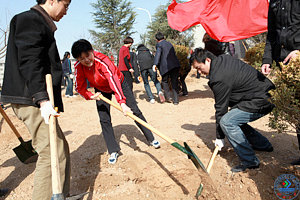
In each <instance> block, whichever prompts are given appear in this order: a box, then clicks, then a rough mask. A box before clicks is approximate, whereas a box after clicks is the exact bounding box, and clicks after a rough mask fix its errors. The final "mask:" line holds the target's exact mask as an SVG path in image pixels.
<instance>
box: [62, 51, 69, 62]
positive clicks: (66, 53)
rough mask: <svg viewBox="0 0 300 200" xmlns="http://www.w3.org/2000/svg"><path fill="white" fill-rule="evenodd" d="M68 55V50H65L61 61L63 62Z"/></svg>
mask: <svg viewBox="0 0 300 200" xmlns="http://www.w3.org/2000/svg"><path fill="white" fill-rule="evenodd" d="M69 55H70V52H68V51H66V52H65V54H64V57H63V59H62V61H63V62H64V61H65V60H66V59H67V58H68V56H69Z"/></svg>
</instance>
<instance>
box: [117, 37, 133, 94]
mask: <svg viewBox="0 0 300 200" xmlns="http://www.w3.org/2000/svg"><path fill="white" fill-rule="evenodd" d="M123 42H124V45H123V46H122V47H121V49H120V51H119V65H118V68H119V70H120V71H121V72H122V74H123V75H124V77H125V79H126V82H127V84H128V86H129V88H130V90H131V91H132V89H133V84H132V82H133V79H132V74H131V73H134V69H133V67H132V65H131V63H130V53H129V49H130V47H131V45H132V44H133V39H132V38H131V37H126V38H125V39H124V41H123Z"/></svg>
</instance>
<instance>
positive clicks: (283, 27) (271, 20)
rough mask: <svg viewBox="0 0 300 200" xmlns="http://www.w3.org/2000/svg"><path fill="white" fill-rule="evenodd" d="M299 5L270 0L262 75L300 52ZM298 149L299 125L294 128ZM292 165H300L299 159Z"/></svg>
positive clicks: (296, 0) (286, 1)
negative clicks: (272, 66) (274, 64)
mask: <svg viewBox="0 0 300 200" xmlns="http://www.w3.org/2000/svg"><path fill="white" fill-rule="evenodd" d="M299 16H300V3H299V1H298V0H271V1H270V3H269V13H268V35H267V40H266V46H265V52H264V56H263V65H262V67H261V70H262V73H263V74H266V75H267V74H269V73H270V71H271V64H272V62H273V60H274V61H275V62H276V63H277V65H279V62H283V64H287V63H288V62H289V61H290V60H291V59H293V58H295V57H296V56H297V55H298V54H299V50H300V17H299ZM296 132H297V138H298V145H299V149H300V124H298V126H297V127H296ZM291 164H292V165H300V158H299V159H297V160H295V161H293V162H292V163H291Z"/></svg>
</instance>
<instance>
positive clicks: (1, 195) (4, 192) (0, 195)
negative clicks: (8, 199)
mask: <svg viewBox="0 0 300 200" xmlns="http://www.w3.org/2000/svg"><path fill="white" fill-rule="evenodd" d="M8 192H9V189H6V188H3V189H0V197H4V196H5V195H7V193H8Z"/></svg>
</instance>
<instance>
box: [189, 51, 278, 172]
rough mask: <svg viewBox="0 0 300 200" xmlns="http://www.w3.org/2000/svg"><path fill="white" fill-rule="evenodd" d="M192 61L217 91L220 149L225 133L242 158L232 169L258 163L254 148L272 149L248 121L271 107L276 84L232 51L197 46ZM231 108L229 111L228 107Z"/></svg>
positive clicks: (237, 170) (214, 91)
mask: <svg viewBox="0 0 300 200" xmlns="http://www.w3.org/2000/svg"><path fill="white" fill-rule="evenodd" d="M190 61H191V63H192V65H193V67H194V68H196V69H197V70H198V71H199V72H201V73H203V74H205V75H209V82H208V85H209V87H210V88H211V90H212V91H213V93H214V98H215V109H216V113H215V117H216V133H217V139H216V142H215V145H216V146H218V147H219V150H221V148H222V147H223V146H224V138H225V135H226V137H227V139H228V141H229V142H230V144H231V145H232V146H233V148H234V150H235V151H236V153H237V155H238V156H239V158H240V161H241V164H240V165H237V166H235V167H233V168H232V169H231V170H232V171H233V172H240V171H244V170H246V169H247V168H249V169H253V168H258V167H259V163H260V162H259V159H258V158H257V157H256V155H255V153H254V150H260V151H268V152H270V151H273V147H272V145H271V143H270V142H269V141H268V139H267V138H265V137H264V136H262V135H261V134H260V133H259V132H258V131H256V130H255V129H253V128H252V127H251V126H250V125H248V124H247V123H248V122H251V121H255V120H257V119H259V118H261V117H263V116H264V115H266V114H268V113H269V112H271V111H272V109H273V107H274V105H273V104H271V103H270V102H269V98H270V94H269V93H268V91H269V90H271V89H274V88H275V86H274V84H273V83H272V82H271V81H270V80H269V79H268V78H266V77H265V76H264V75H263V74H262V73H260V72H259V71H257V70H256V69H254V68H253V67H251V66H250V65H248V64H246V63H244V62H242V61H241V60H239V59H236V58H233V57H232V56H229V55H221V56H218V57H216V56H215V55H213V54H212V53H211V52H209V51H207V50H204V49H201V48H197V49H195V51H194V52H193V54H192V55H191V58H190ZM229 108H231V110H229V111H228V109H229Z"/></svg>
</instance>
